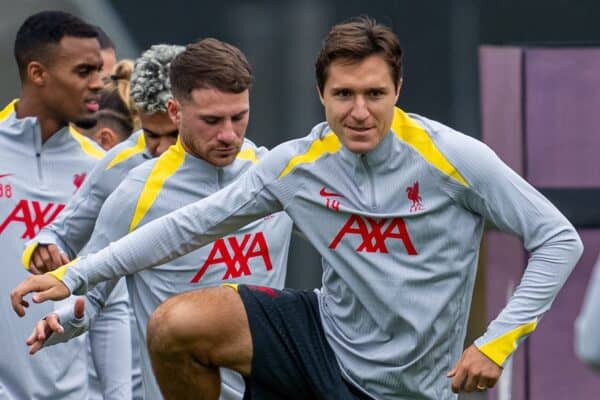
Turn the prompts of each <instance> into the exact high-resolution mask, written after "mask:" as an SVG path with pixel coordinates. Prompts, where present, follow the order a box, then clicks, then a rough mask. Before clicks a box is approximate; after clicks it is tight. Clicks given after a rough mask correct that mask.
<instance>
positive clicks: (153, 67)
mask: <svg viewBox="0 0 600 400" xmlns="http://www.w3.org/2000/svg"><path fill="white" fill-rule="evenodd" d="M183 50H185V47H183V46H176V45H168V44H156V45H154V46H152V47H150V48H149V49H148V50H146V51H145V52H144V53H142V55H141V57H140V58H138V59H137V60H135V66H134V68H133V74H132V76H131V98H132V99H133V101H134V102H135V105H136V106H137V108H138V109H139V111H140V112H143V113H145V114H153V113H155V112H158V111H162V112H166V111H167V101H168V100H169V99H171V98H172V97H173V96H172V95H171V83H170V81H169V67H170V65H171V61H173V59H174V58H175V56H177V55H178V54H179V53H181V52H182V51H183Z"/></svg>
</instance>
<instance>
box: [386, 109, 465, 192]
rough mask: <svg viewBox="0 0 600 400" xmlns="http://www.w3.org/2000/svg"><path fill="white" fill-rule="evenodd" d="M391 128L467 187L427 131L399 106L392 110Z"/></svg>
mask: <svg viewBox="0 0 600 400" xmlns="http://www.w3.org/2000/svg"><path fill="white" fill-rule="evenodd" d="M392 130H393V131H394V133H395V134H396V137H397V138H398V139H400V140H402V141H403V142H405V143H407V144H409V145H410V146H411V147H412V148H413V149H415V150H416V151H417V152H418V153H419V154H420V155H421V156H422V157H423V158H424V159H425V160H427V162H429V163H430V164H431V165H433V166H434V167H435V168H437V169H438V170H440V171H441V172H443V173H444V174H446V175H448V176H449V177H450V178H452V179H454V180H455V181H457V182H459V183H460V184H461V185H463V186H466V187H469V184H468V183H467V181H466V180H465V179H464V178H463V176H462V175H461V174H460V172H458V171H457V170H456V168H455V167H454V166H453V165H452V164H450V161H448V159H447V158H446V157H445V156H444V155H443V154H442V153H441V152H440V150H439V149H438V148H437V146H436V145H435V143H433V140H431V138H430V137H429V135H428V134H427V132H426V131H425V130H424V129H423V128H422V127H421V126H420V125H419V124H417V123H416V122H415V121H413V120H412V119H411V118H410V117H409V116H408V115H407V114H406V113H404V112H403V111H402V110H400V109H399V108H396V109H395V112H394V120H393V121H392Z"/></svg>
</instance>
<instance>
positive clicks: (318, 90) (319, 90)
mask: <svg viewBox="0 0 600 400" xmlns="http://www.w3.org/2000/svg"><path fill="white" fill-rule="evenodd" d="M317 93H318V94H319V100H320V101H321V104H323V106H325V99H323V93H321V89H320V88H319V86H318V85H317Z"/></svg>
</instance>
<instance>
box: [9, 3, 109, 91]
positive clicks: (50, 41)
mask: <svg viewBox="0 0 600 400" xmlns="http://www.w3.org/2000/svg"><path fill="white" fill-rule="evenodd" d="M65 36H74V37H79V38H97V37H98V31H97V29H96V28H95V27H94V26H93V25H90V24H88V23H86V22H85V21H83V20H81V19H80V18H78V17H76V16H74V15H71V14H69V13H66V12H63V11H42V12H39V13H37V14H33V15H31V16H30V17H28V18H27V19H26V20H25V22H23V24H22V25H21V27H20V28H19V30H18V31H17V37H16V39H15V47H14V53H15V59H16V60H17V66H18V68H19V75H20V76H21V79H24V77H25V76H26V74H27V65H28V64H29V63H30V62H31V61H34V60H39V61H41V62H44V63H46V64H48V63H50V62H51V61H52V54H51V53H52V52H51V47H52V46H55V45H58V44H59V43H60V41H61V40H62V38H63V37H65Z"/></svg>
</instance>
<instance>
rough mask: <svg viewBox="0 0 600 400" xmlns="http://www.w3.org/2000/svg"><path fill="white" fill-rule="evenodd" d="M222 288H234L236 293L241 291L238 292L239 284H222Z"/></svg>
mask: <svg viewBox="0 0 600 400" xmlns="http://www.w3.org/2000/svg"><path fill="white" fill-rule="evenodd" d="M221 286H225V287H230V288H232V289H233V290H235V291H236V292H238V291H239V290H238V286H239V284H237V283H222V284H221Z"/></svg>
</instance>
